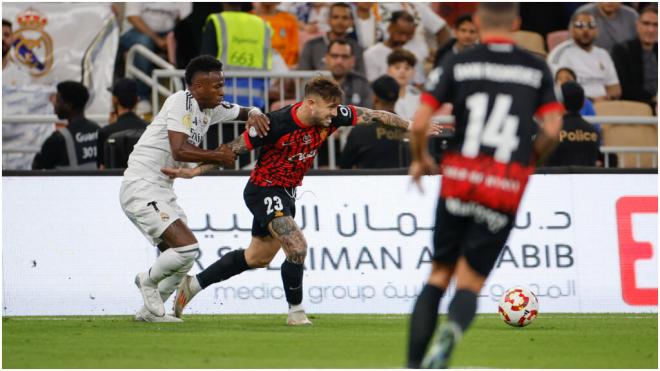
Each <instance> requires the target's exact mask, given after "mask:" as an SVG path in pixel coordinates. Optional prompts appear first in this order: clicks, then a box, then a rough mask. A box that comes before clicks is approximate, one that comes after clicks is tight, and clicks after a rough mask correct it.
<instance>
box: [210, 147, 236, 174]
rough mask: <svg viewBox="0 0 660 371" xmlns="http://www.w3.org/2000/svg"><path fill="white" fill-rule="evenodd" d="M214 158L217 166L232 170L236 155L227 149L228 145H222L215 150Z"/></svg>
mask: <svg viewBox="0 0 660 371" xmlns="http://www.w3.org/2000/svg"><path fill="white" fill-rule="evenodd" d="M213 152H215V158H216V161H217V162H218V164H220V166H222V167H224V168H233V167H234V164H235V161H236V154H235V153H234V151H232V150H231V148H229V146H228V145H226V144H222V145H220V147H218V148H216V149H215V150H214V151H213Z"/></svg>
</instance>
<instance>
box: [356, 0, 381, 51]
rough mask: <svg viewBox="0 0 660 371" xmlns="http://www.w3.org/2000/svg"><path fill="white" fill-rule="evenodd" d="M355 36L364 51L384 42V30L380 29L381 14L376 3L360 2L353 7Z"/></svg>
mask: <svg viewBox="0 0 660 371" xmlns="http://www.w3.org/2000/svg"><path fill="white" fill-rule="evenodd" d="M353 21H354V22H355V34H356V36H357V40H358V42H359V43H360V46H361V47H362V49H365V50H366V49H367V48H369V47H371V46H373V45H376V43H379V42H381V41H383V39H384V37H383V34H384V32H383V29H382V28H381V27H380V21H381V17H380V13H379V12H378V5H376V3H367V2H358V3H355V6H354V7H353Z"/></svg>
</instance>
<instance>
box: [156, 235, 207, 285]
mask: <svg viewBox="0 0 660 371" xmlns="http://www.w3.org/2000/svg"><path fill="white" fill-rule="evenodd" d="M198 251H199V245H198V244H196V243H195V244H192V245H188V246H182V247H176V248H169V249H167V250H165V251H164V252H163V253H161V254H160V255H159V256H158V258H156V262H154V264H153V265H152V266H151V269H149V280H150V281H151V282H153V284H154V285H155V284H158V283H159V282H160V281H162V280H164V279H165V278H167V277H169V276H171V275H173V274H174V273H177V272H179V271H180V270H182V268H184V267H185V266H186V265H189V267H188V269H187V270H186V271H185V272H186V273H187V272H188V270H189V269H190V267H192V263H193V262H194V260H195V256H197V252H198ZM181 278H183V277H181ZM168 286H169V285H168ZM170 294H171V293H170ZM168 296H169V295H168Z"/></svg>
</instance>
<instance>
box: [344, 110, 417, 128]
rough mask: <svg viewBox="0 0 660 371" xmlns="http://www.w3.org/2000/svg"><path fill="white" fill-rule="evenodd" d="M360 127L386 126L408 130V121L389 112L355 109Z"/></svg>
mask: <svg viewBox="0 0 660 371" xmlns="http://www.w3.org/2000/svg"><path fill="white" fill-rule="evenodd" d="M355 110H356V112H357V124H358V125H384V126H390V127H395V128H402V129H408V120H404V119H403V118H402V117H400V116H397V115H396V114H394V113H391V112H387V111H379V110H372V109H369V108H364V107H355Z"/></svg>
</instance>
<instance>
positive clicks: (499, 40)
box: [481, 36, 514, 44]
mask: <svg viewBox="0 0 660 371" xmlns="http://www.w3.org/2000/svg"><path fill="white" fill-rule="evenodd" d="M481 43H482V44H514V41H513V39H511V38H508V37H504V36H487V37H484V38H483V40H481Z"/></svg>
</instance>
